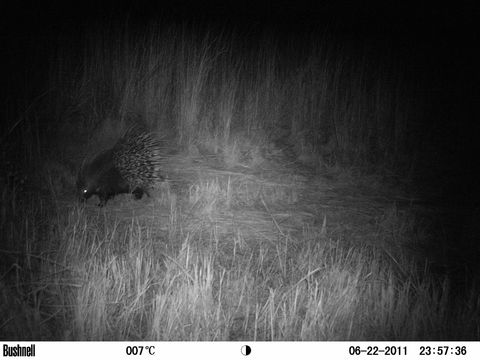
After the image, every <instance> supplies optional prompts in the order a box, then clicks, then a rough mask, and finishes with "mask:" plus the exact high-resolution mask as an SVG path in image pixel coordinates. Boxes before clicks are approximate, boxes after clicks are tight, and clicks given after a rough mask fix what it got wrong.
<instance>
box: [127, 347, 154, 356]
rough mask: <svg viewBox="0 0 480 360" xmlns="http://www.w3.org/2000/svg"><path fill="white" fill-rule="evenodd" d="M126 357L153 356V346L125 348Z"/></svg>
mask: <svg viewBox="0 0 480 360" xmlns="http://www.w3.org/2000/svg"><path fill="white" fill-rule="evenodd" d="M125 352H126V353H127V355H155V346H127V347H126V348H125Z"/></svg>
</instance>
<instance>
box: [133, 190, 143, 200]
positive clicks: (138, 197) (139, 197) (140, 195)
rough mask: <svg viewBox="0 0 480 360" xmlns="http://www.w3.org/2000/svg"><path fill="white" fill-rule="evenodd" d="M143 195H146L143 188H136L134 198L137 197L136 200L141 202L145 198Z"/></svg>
mask: <svg viewBox="0 0 480 360" xmlns="http://www.w3.org/2000/svg"><path fill="white" fill-rule="evenodd" d="M143 193H144V191H143V189H141V188H136V189H135V190H133V192H132V194H133V196H134V197H135V200H140V199H141V198H142V196H143Z"/></svg>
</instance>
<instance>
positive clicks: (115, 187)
mask: <svg viewBox="0 0 480 360" xmlns="http://www.w3.org/2000/svg"><path fill="white" fill-rule="evenodd" d="M160 160H161V151H160V143H159V140H158V139H157V138H156V137H155V136H154V135H153V134H151V133H149V132H146V131H143V130H141V129H140V128H139V127H135V126H133V127H130V128H129V129H128V130H127V131H126V132H125V133H124V135H123V136H122V137H121V138H120V139H119V140H118V141H117V143H116V144H115V145H114V146H113V148H111V149H108V150H105V151H103V152H101V153H99V154H97V155H96V156H95V157H94V158H93V160H92V161H91V162H89V163H88V164H86V165H85V166H82V169H81V170H80V173H79V175H78V179H77V188H78V190H79V192H80V196H81V197H82V198H83V200H87V199H88V198H90V197H91V196H92V195H97V196H98V198H99V200H100V203H99V204H98V206H104V205H106V203H107V201H108V200H109V199H111V198H113V197H114V196H115V195H118V194H123V193H132V194H133V195H134V197H135V199H136V200H138V199H141V198H142V196H143V194H147V196H150V194H149V193H148V190H149V189H150V188H152V187H154V186H155V184H157V183H158V182H160V181H163V180H164V177H163V176H162V175H161V174H160Z"/></svg>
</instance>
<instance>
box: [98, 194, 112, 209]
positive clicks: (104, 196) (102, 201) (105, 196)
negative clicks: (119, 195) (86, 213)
mask: <svg viewBox="0 0 480 360" xmlns="http://www.w3.org/2000/svg"><path fill="white" fill-rule="evenodd" d="M98 198H99V199H100V202H99V203H98V207H104V206H105V205H107V201H108V200H109V199H111V198H112V195H109V194H101V195H98Z"/></svg>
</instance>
